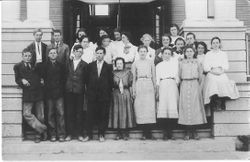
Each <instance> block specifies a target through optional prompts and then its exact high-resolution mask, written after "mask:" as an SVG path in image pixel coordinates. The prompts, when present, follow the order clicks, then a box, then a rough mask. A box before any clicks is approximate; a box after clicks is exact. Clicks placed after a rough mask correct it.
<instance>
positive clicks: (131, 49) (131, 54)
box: [114, 32, 137, 69]
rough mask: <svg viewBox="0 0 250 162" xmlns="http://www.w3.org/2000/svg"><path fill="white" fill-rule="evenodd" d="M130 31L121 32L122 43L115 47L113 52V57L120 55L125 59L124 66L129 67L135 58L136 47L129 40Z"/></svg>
mask: <svg viewBox="0 0 250 162" xmlns="http://www.w3.org/2000/svg"><path fill="white" fill-rule="evenodd" d="M130 41H131V34H130V32H122V43H121V44H120V46H119V47H117V48H116V50H115V52H114V59H116V58H117V57H122V58H124V60H125V68H127V69H131V65H132V63H133V62H134V60H135V55H136V53H137V47H136V46H134V45H133V44H132V43H131V42H130Z"/></svg>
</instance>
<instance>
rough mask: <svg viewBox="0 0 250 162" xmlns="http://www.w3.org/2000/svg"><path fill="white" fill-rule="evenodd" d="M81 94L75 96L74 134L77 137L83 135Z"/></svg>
mask: <svg viewBox="0 0 250 162" xmlns="http://www.w3.org/2000/svg"><path fill="white" fill-rule="evenodd" d="M83 100H84V96H83V94H77V96H76V107H75V108H76V114H75V118H76V134H77V136H82V134H83V124H84V123H83V103H84V101H83Z"/></svg>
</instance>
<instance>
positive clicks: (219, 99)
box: [203, 37, 239, 111]
mask: <svg viewBox="0 0 250 162" xmlns="http://www.w3.org/2000/svg"><path fill="white" fill-rule="evenodd" d="M220 46H221V40H220V38H219V37H213V38H212V39H211V47H212V50H211V51H209V52H208V53H207V54H206V55H205V58H204V65H203V66H204V71H205V72H208V74H207V76H206V78H205V83H204V90H203V97H204V103H205V104H210V106H211V107H212V108H213V109H214V110H217V111H219V110H225V108H226V107H225V100H226V99H237V98H239V92H238V89H237V87H236V85H235V82H234V81H232V80H229V79H228V77H227V75H226V73H225V71H226V70H228V68H229V64H228V58H227V54H226V53H225V52H223V51H221V49H220Z"/></svg>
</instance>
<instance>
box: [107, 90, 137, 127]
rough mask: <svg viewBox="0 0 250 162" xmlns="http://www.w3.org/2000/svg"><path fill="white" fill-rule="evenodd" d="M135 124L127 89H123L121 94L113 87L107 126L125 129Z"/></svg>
mask: <svg viewBox="0 0 250 162" xmlns="http://www.w3.org/2000/svg"><path fill="white" fill-rule="evenodd" d="M135 126H136V122H135V113H134V109H133V102H132V98H131V95H130V92H129V90H128V89H124V92H123V94H121V93H120V91H119V89H115V90H114V91H113V100H112V103H111V108H110V111H109V128H120V129H125V128H133V127H135Z"/></svg>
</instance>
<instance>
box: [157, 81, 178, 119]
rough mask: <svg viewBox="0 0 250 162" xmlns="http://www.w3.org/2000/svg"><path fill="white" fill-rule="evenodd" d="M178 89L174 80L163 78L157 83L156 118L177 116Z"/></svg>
mask: <svg viewBox="0 0 250 162" xmlns="http://www.w3.org/2000/svg"><path fill="white" fill-rule="evenodd" d="M178 101H179V91H178V87H177V84H176V81H175V80H173V79H164V80H162V81H161V82H160V85H159V105H158V109H157V118H178Z"/></svg>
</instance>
